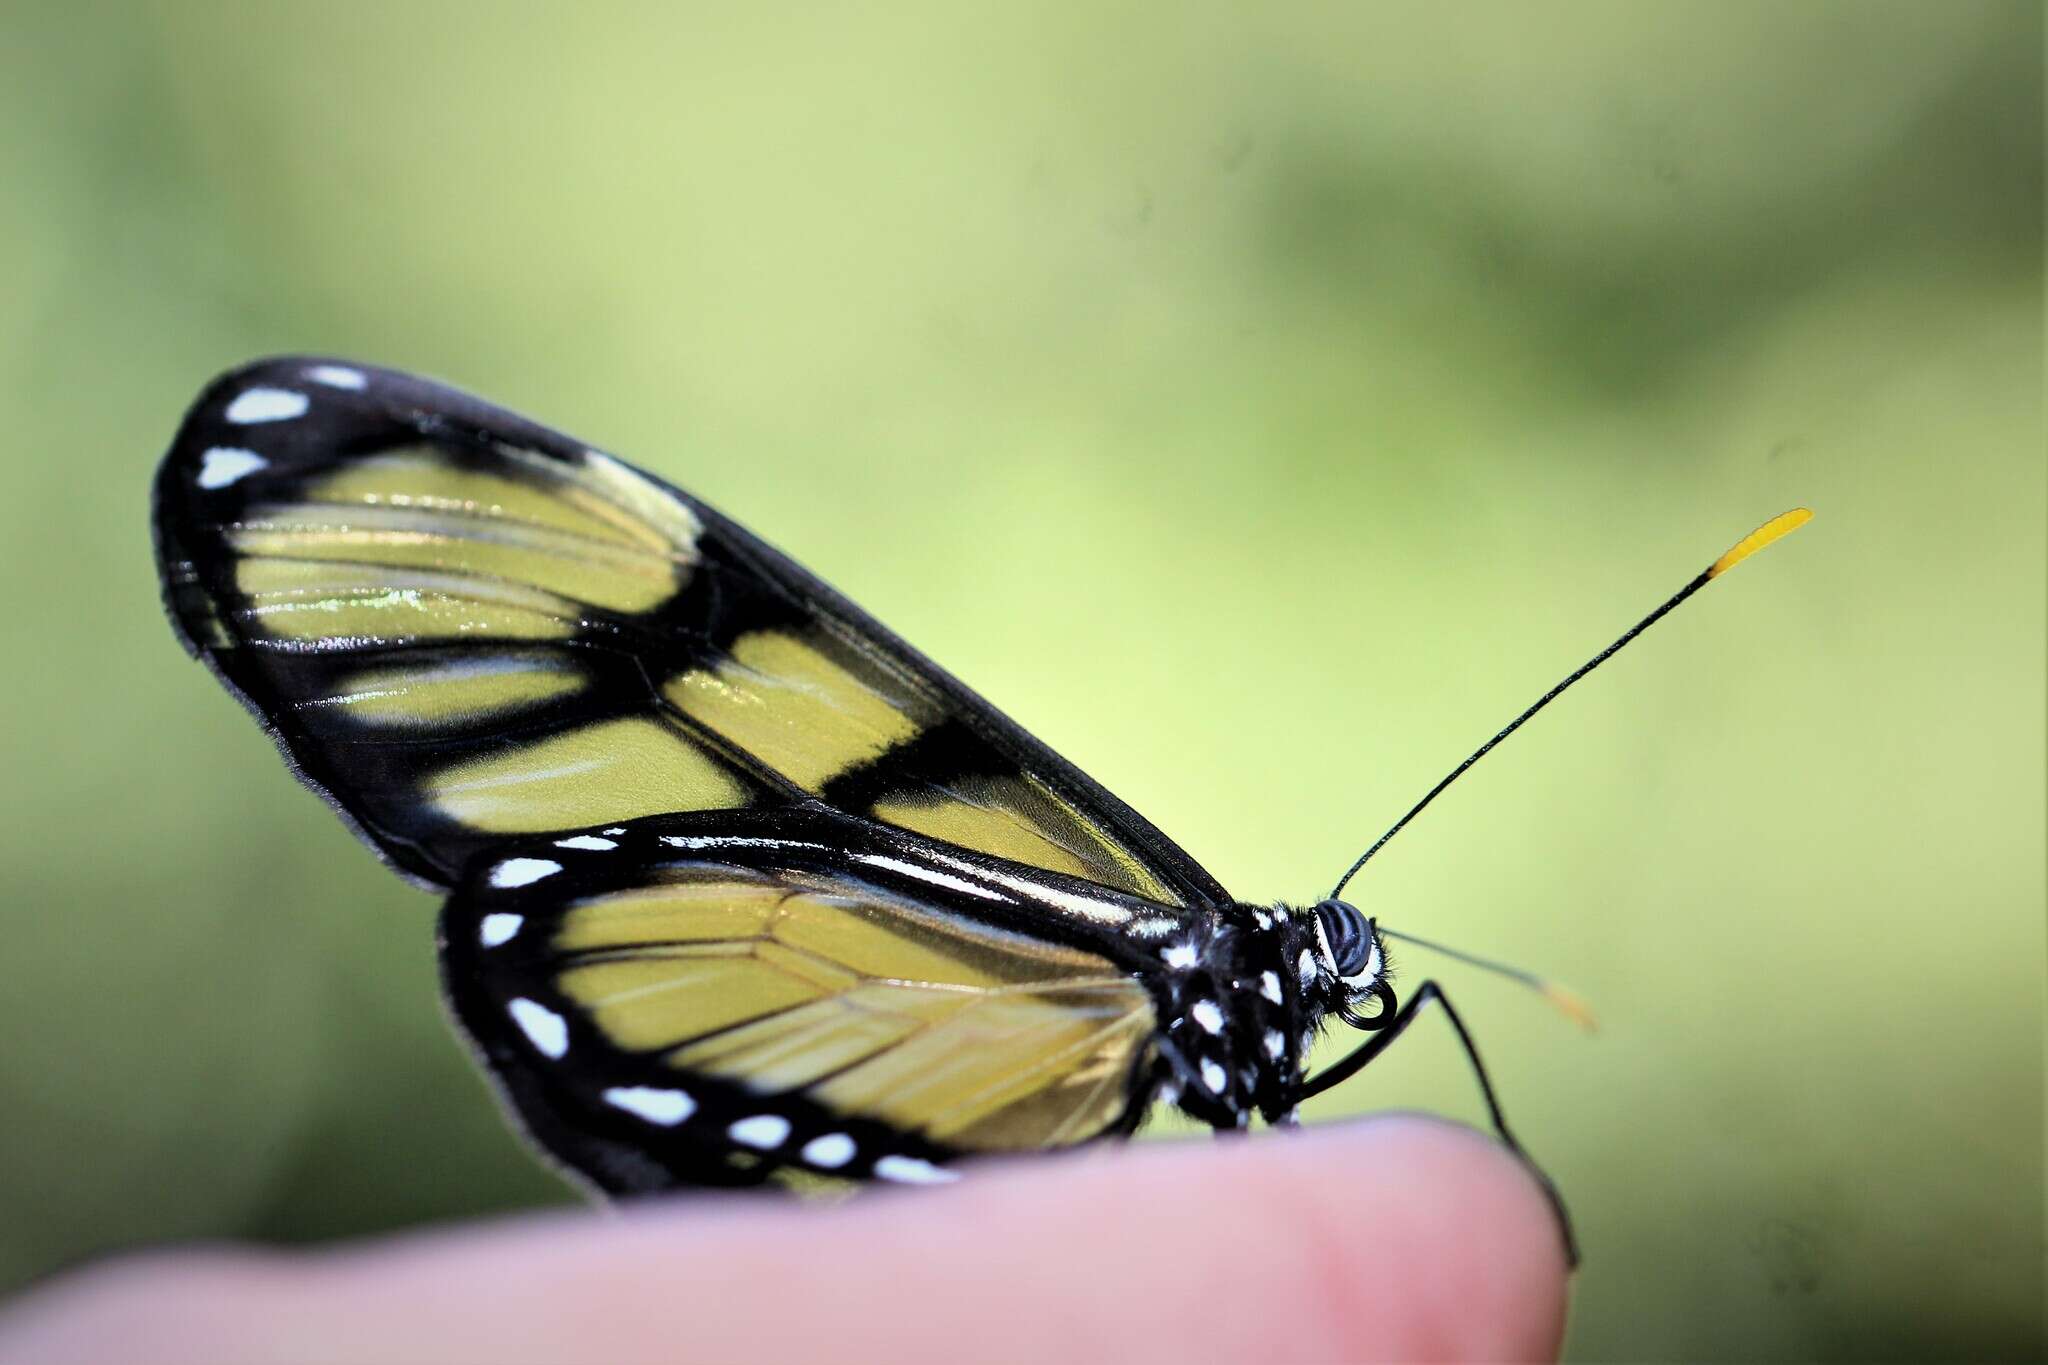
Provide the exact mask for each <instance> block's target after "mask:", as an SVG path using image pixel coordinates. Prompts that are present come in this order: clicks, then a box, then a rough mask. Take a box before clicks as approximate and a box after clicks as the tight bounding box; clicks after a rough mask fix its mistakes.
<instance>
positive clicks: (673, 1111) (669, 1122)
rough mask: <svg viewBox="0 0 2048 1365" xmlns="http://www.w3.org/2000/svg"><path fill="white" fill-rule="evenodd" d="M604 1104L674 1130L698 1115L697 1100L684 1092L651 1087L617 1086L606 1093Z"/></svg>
mask: <svg viewBox="0 0 2048 1365" xmlns="http://www.w3.org/2000/svg"><path fill="white" fill-rule="evenodd" d="M604 1102H605V1103H606V1104H609V1105H613V1106H615V1107H617V1108H620V1109H623V1110H625V1111H626V1112H627V1113H629V1114H638V1115H639V1116H640V1117H641V1118H643V1119H646V1120H647V1121H648V1122H649V1123H658V1124H660V1125H661V1126H662V1127H664V1128H673V1127H675V1126H676V1125H677V1124H679V1123H681V1122H682V1121H683V1120H684V1119H686V1118H688V1117H690V1115H692V1114H694V1113H696V1112H697V1101H695V1100H693V1099H691V1098H690V1097H689V1096H688V1095H686V1094H684V1093H683V1092H682V1091H680V1090H658V1089H656V1088H654V1087H653V1086H648V1085H621V1086H614V1087H612V1088H611V1089H610V1090H607V1091H605V1092H604Z"/></svg>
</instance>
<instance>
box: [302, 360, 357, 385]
mask: <svg viewBox="0 0 2048 1365" xmlns="http://www.w3.org/2000/svg"><path fill="white" fill-rule="evenodd" d="M306 378H308V379H310V380H312V381H313V382H314V383H315V384H325V385H326V386H327V387H328V388H330V389H361V388H362V387H363V385H364V384H365V383H367V382H368V381H367V380H365V379H364V378H363V372H362V371H361V370H351V369H350V368H349V367H348V366H346V365H315V366H314V367H313V368H312V369H310V370H307V371H306Z"/></svg>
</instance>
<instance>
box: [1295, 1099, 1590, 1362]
mask: <svg viewBox="0 0 2048 1365" xmlns="http://www.w3.org/2000/svg"><path fill="white" fill-rule="evenodd" d="M1287 1146H1290V1147H1292V1148H1293V1149H1294V1150H1291V1151H1287V1152H1285V1153H1279V1152H1276V1153H1275V1157H1276V1161H1278V1162H1280V1163H1281V1166H1282V1169H1281V1171H1280V1172H1279V1173H1278V1174H1279V1179H1280V1180H1281V1181H1282V1186H1281V1188H1283V1189H1286V1191H1287V1194H1288V1196H1289V1197H1291V1199H1292V1200H1293V1201H1294V1208H1295V1210H1296V1216H1297V1218H1298V1220H1299V1222H1300V1224H1301V1226H1302V1228H1303V1230H1304V1233H1305V1234H1307V1235H1311V1236H1312V1237H1313V1238H1314V1240H1315V1242H1316V1245H1317V1246H1318V1247H1319V1248H1320V1254H1319V1255H1318V1257H1317V1260H1318V1271H1317V1281H1316V1282H1317V1284H1318V1285H1319V1286H1320V1291H1321V1292H1320V1293H1318V1294H1317V1296H1316V1300H1315V1302H1314V1303H1313V1305H1311V1307H1310V1309H1309V1311H1310V1312H1311V1313H1312V1314H1314V1315H1316V1317H1317V1318H1319V1319H1320V1321H1318V1322H1316V1323H1315V1324H1314V1330H1315V1333H1316V1335H1317V1336H1319V1337H1321V1338H1322V1339H1324V1340H1328V1341H1334V1342H1349V1343H1350V1344H1351V1346H1352V1348H1353V1351H1354V1352H1355V1358H1361V1359H1364V1358H1383V1359H1418V1360H1419V1359H1460V1360H1548V1359H1554V1358H1555V1357H1556V1354H1557V1351H1558V1347H1559V1344H1560V1342H1561V1341H1562V1339H1563V1333H1564V1319H1565V1306H1566V1301H1567V1285H1568V1276H1569V1273H1570V1266H1569V1260H1568V1256H1567V1251H1566V1243H1565V1238H1564V1235H1563V1229H1562V1227H1561V1225H1560V1223H1559V1221H1558V1216H1557V1213H1556V1212H1555V1211H1554V1210H1553V1209H1552V1207H1551V1204H1550V1200H1549V1196H1548V1195H1547V1194H1546V1193H1545V1192H1544V1189H1543V1187H1542V1185H1541V1184H1539V1183H1538V1178H1537V1177H1536V1176H1535V1175H1534V1174H1533V1173H1532V1172H1531V1171H1530V1170H1529V1168H1528V1167H1527V1166H1526V1165H1525V1164H1524V1163H1523V1162H1522V1160H1521V1159H1520V1158H1518V1157H1517V1156H1515V1155H1514V1153H1512V1152H1510V1151H1509V1150H1508V1149H1507V1148H1506V1147H1504V1146H1502V1145H1501V1144H1500V1143H1499V1142H1497V1141H1495V1140H1494V1139H1492V1138H1490V1137H1488V1136H1486V1135H1484V1134H1482V1133H1479V1132H1477V1131H1475V1130H1473V1129H1471V1128H1467V1127H1464V1126H1462V1125H1459V1124H1452V1123H1446V1122H1443V1121H1441V1120H1438V1119H1432V1118H1427V1117H1423V1116H1419V1115H1405V1114H1404V1115H1388V1116H1380V1117H1375V1118H1371V1119H1365V1120H1359V1121H1354V1122H1349V1123H1340V1124H1332V1125H1327V1126H1324V1127H1321V1128H1318V1129H1316V1130H1314V1131H1313V1132H1312V1134H1309V1135H1305V1137H1304V1139H1303V1140H1302V1141H1299V1142H1297V1143H1294V1144H1287Z"/></svg>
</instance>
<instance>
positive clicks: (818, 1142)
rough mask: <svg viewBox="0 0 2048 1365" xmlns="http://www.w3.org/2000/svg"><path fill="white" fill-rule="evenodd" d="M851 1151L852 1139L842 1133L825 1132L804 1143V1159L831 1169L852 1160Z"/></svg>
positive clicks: (852, 1149)
mask: <svg viewBox="0 0 2048 1365" xmlns="http://www.w3.org/2000/svg"><path fill="white" fill-rule="evenodd" d="M853 1152H854V1147H853V1139H852V1138H850V1137H848V1136H847V1135H846V1134H844V1133H827V1134H825V1136H823V1137H814V1138H812V1139H811V1140H810V1141H809V1142H806V1143H805V1144H804V1160H805V1161H808V1162H810V1163H811V1164H812V1165H813V1166H823V1167H824V1168H825V1169H826V1170H831V1171H836V1170H838V1169H839V1168H840V1167H841V1166H844V1165H845V1164H846V1163H847V1162H849V1161H851V1160H853Z"/></svg>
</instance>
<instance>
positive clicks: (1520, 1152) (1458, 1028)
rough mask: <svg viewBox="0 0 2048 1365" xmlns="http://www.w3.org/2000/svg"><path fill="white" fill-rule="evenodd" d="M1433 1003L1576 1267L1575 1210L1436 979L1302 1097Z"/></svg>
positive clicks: (1380, 1047)
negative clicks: (1513, 1123)
mask: <svg viewBox="0 0 2048 1365" xmlns="http://www.w3.org/2000/svg"><path fill="white" fill-rule="evenodd" d="M1430 1005H1435V1006H1437V1007H1438V1008H1439V1009H1441V1010H1442V1011H1443V1013H1444V1018H1446V1019H1448V1020H1449V1021H1450V1025H1451V1031H1452V1032H1454V1033H1456V1034H1457V1035H1458V1043H1459V1045H1460V1046H1461V1047H1463V1048H1464V1049H1465V1060H1466V1061H1468V1062H1470V1063H1471V1064H1472V1075H1473V1077H1474V1078H1475V1079H1477V1080H1478V1082H1479V1095H1480V1098H1481V1099H1483V1100H1485V1101H1486V1114H1487V1117H1488V1118H1489V1119H1491V1120H1492V1122H1493V1131H1494V1133H1495V1134H1496V1135H1498V1136H1499V1138H1500V1140H1501V1143H1502V1145H1503V1146H1505V1147H1506V1148H1507V1149H1508V1150H1509V1151H1510V1152H1513V1153H1514V1154H1515V1158H1516V1160H1518V1161H1520V1162H1521V1163H1522V1165H1523V1167H1524V1168H1526V1169H1527V1170H1528V1172H1529V1174H1530V1175H1532V1176H1534V1177H1535V1178H1536V1183H1537V1184H1538V1185H1541V1186H1542V1187H1543V1196H1544V1198H1546V1199H1548V1200H1549V1201H1550V1208H1551V1212H1553V1213H1554V1214H1556V1215H1557V1226H1558V1231H1559V1232H1560V1233H1561V1234H1562V1235H1563V1237H1564V1247H1565V1254H1566V1255H1567V1256H1568V1257H1569V1258H1570V1260H1571V1263H1572V1265H1574V1266H1577V1265H1578V1263H1579V1243H1578V1239H1577V1238H1576V1237H1575V1236H1574V1235H1573V1233H1572V1220H1571V1214H1570V1213H1569V1212H1567V1211H1566V1209H1565V1206H1564V1198H1563V1196H1562V1195H1560V1194H1559V1193H1558V1192H1557V1186H1556V1185H1554V1184H1552V1183H1551V1180H1550V1177H1549V1176H1548V1175H1546V1174H1544V1171H1543V1168H1542V1167H1541V1166H1538V1165H1537V1164H1536V1162H1535V1161H1534V1160H1533V1159H1532V1158H1531V1157H1530V1156H1529V1153H1528V1152H1527V1151H1526V1150H1525V1149H1524V1148H1523V1147H1522V1144H1521V1142H1520V1141H1519V1140H1517V1139H1516V1137H1515V1134H1514V1131H1513V1130H1512V1129H1510V1128H1509V1127H1508V1120H1507V1116H1506V1115H1505V1114H1503V1113H1502V1112H1501V1107H1500V1099H1499V1097H1498V1096H1496V1095H1495V1094H1494V1093H1493V1079H1492V1078H1491V1077H1490V1076H1488V1075H1487V1074H1486V1063H1485V1062H1483V1061H1481V1060H1480V1057H1479V1045H1478V1044H1477V1043H1475V1042H1473V1041H1472V1034H1471V1031H1470V1030H1468V1029H1467V1028H1466V1027H1465V1021H1464V1020H1463V1019H1460V1018H1459V1017H1458V1011H1457V1010H1456V1009H1454V1008H1453V1007H1452V1005H1451V1001H1450V997H1449V996H1447V995H1445V994H1444V992H1443V988H1442V987H1441V986H1439V985H1437V984H1436V982H1434V981H1425V982H1423V983H1422V984H1421V985H1420V986H1418V987H1417V988H1416V990H1415V994H1413V995H1411V996H1409V997H1408V1003H1407V1004H1405V1005H1403V1006H1402V1007H1401V1009H1400V1012H1399V1013H1397V1014H1396V1015H1395V1016H1394V1018H1393V1020H1392V1021H1391V1022H1390V1023H1388V1024H1387V1026H1386V1027H1385V1028H1383V1029H1381V1030H1379V1031H1378V1032H1377V1033H1375V1034H1373V1035H1372V1036H1371V1037H1370V1038H1368V1039H1367V1040H1366V1041H1365V1042H1364V1043H1362V1044H1360V1045H1359V1047H1358V1048H1357V1049H1356V1050H1355V1051H1353V1052H1352V1053H1351V1054H1350V1055H1349V1056H1347V1057H1345V1058H1344V1059H1343V1060H1342V1061H1340V1062H1338V1063H1337V1064H1336V1065H1335V1066H1332V1067H1330V1068H1328V1069H1327V1070H1325V1071H1324V1072H1323V1073H1322V1074H1321V1075H1319V1076H1317V1077H1316V1078H1315V1079H1314V1080H1313V1081H1311V1082H1309V1083H1308V1084H1307V1085H1306V1086H1304V1087H1303V1088H1302V1092H1301V1093H1302V1097H1303V1098H1306V1097H1307V1096H1309V1095H1314V1094H1317V1093H1319V1092H1321V1091H1323V1090H1327V1089H1328V1088H1329V1087H1331V1086H1333V1085H1335V1084H1337V1082H1339V1081H1341V1080H1344V1079H1346V1078H1347V1077H1349V1076H1352V1075H1354V1074H1355V1073H1357V1072H1358V1071H1360V1070H1362V1069H1364V1068H1365V1067H1366V1066H1367V1065H1368V1064H1370V1063H1371V1062H1372V1060H1373V1059H1374V1058H1376V1057H1378V1056H1379V1055H1380V1054H1381V1053H1382V1052H1385V1051H1386V1050H1387V1049H1388V1048H1390V1047H1392V1046H1393V1045H1394V1040H1395V1039H1396V1038H1399V1037H1400V1036H1401V1035H1402V1034H1403V1033H1405V1032H1407V1030H1408V1026H1409V1025H1410V1024H1412V1023H1414V1022H1415V1021H1416V1019H1418V1018H1419V1017H1421V1014H1422V1011H1423V1009H1424V1008H1425V1007H1427V1006H1430Z"/></svg>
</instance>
